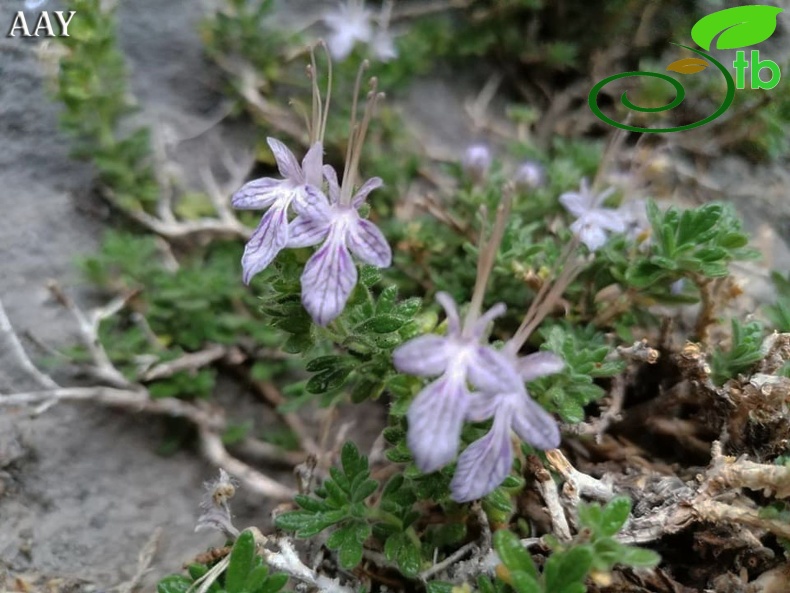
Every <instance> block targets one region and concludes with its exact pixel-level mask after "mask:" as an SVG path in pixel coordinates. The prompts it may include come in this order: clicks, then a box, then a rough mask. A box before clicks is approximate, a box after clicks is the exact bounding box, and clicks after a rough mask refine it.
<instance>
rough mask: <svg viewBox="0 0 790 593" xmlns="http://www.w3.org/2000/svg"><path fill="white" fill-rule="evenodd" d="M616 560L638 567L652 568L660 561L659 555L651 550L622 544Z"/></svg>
mask: <svg viewBox="0 0 790 593" xmlns="http://www.w3.org/2000/svg"><path fill="white" fill-rule="evenodd" d="M618 562H619V563H620V564H625V565H628V566H634V567H639V568H642V567H644V568H652V567H653V566H656V565H657V564H658V563H659V562H661V556H659V555H658V554H657V553H656V552H654V551H653V550H646V549H644V548H637V547H636V546H623V547H622V550H621V552H620V559H619V561H618Z"/></svg>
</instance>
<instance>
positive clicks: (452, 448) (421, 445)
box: [392, 293, 523, 473]
mask: <svg viewBox="0 0 790 593" xmlns="http://www.w3.org/2000/svg"><path fill="white" fill-rule="evenodd" d="M436 300H437V301H438V302H439V304H441V306H442V307H443V308H444V310H445V312H446V313H447V335H445V336H439V335H435V334H427V335H424V336H419V337H417V338H414V339H412V340H409V341H408V342H406V343H405V344H402V345H401V346H399V347H398V348H396V349H395V351H394V352H393V355H392V358H393V363H394V365H395V368H396V369H398V370H399V371H400V372H403V373H409V374H412V375H418V376H421V377H438V378H437V379H436V380H435V381H433V382H431V383H430V384H428V385H427V386H426V387H425V388H424V389H423V390H422V391H421V392H420V393H419V394H418V395H417V397H416V398H415V400H414V401H413V402H412V404H411V406H410V407H409V411H408V413H407V418H408V421H409V430H408V434H407V442H408V445H409V449H411V452H412V454H413V455H414V461H415V463H416V464H417V467H418V468H420V470H421V471H423V472H426V473H429V472H433V471H436V470H438V469H440V468H442V467H443V466H445V465H447V464H448V463H450V462H451V461H452V460H453V459H454V458H455V456H456V454H457V452H458V444H459V442H460V437H461V428H462V427H463V423H464V420H465V418H466V416H467V411H468V408H469V405H470V401H471V395H470V394H469V390H468V387H467V383H470V384H471V385H473V386H474V387H475V388H477V389H479V390H481V391H482V392H484V393H499V392H503V391H505V392H506V391H511V390H518V389H520V388H523V386H522V384H521V379H520V378H519V376H518V374H517V372H516V370H515V369H514V368H513V365H511V364H510V363H509V361H508V360H507V358H506V357H505V356H504V355H503V354H502V353H501V352H498V351H496V350H494V349H492V348H491V347H489V346H487V345H484V344H481V343H480V339H481V338H482V336H483V332H484V331H485V329H486V326H487V325H488V323H489V322H490V321H491V320H492V319H494V318H496V317H498V316H500V315H502V314H503V313H504V310H505V307H504V305H502V304H499V305H496V306H494V307H493V308H491V309H490V310H489V311H488V312H487V313H485V314H484V315H482V316H480V318H479V319H477V320H473V321H472V323H467V324H466V326H465V327H462V326H461V320H460V317H459V315H458V309H457V307H456V304H455V302H454V301H453V300H452V298H451V297H450V296H449V295H448V294H446V293H438V294H437V295H436Z"/></svg>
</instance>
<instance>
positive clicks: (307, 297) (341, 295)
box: [302, 231, 357, 326]
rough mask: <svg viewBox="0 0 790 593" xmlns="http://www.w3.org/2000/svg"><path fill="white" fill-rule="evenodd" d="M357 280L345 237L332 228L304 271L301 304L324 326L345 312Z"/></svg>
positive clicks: (355, 268)
mask: <svg viewBox="0 0 790 593" xmlns="http://www.w3.org/2000/svg"><path fill="white" fill-rule="evenodd" d="M356 283H357V267H356V266H355V265H354V262H353V260H352V259H351V254H350V253H349V252H348V248H347V247H346V244H345V242H344V241H343V237H342V235H339V234H337V233H336V232H334V231H330V234H329V237H328V238H327V240H326V243H324V245H323V246H322V247H321V249H319V250H318V251H316V252H315V253H314V254H313V256H312V257H311V258H310V259H309V260H307V264H306V265H305V268H304V272H302V304H303V305H304V308H305V309H307V312H308V313H309V314H310V317H312V318H313V321H315V322H316V323H317V324H318V325H321V326H324V325H326V324H327V323H329V322H330V321H332V320H333V319H334V318H335V317H337V316H338V315H340V314H341V313H342V312H343V309H344V308H345V306H346V301H347V300H348V297H349V295H350V294H351V291H352V290H353V289H354V286H355V285H356Z"/></svg>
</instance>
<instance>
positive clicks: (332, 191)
mask: <svg viewBox="0 0 790 593" xmlns="http://www.w3.org/2000/svg"><path fill="white" fill-rule="evenodd" d="M323 171H324V179H326V183H327V185H328V186H329V201H330V203H332V204H337V203H338V202H339V201H340V184H339V183H338V181H337V171H335V169H334V167H332V166H331V165H324V168H323Z"/></svg>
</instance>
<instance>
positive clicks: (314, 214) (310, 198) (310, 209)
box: [294, 185, 330, 223]
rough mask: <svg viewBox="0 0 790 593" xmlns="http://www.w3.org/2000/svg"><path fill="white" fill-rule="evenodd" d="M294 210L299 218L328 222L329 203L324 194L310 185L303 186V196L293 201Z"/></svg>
mask: <svg viewBox="0 0 790 593" xmlns="http://www.w3.org/2000/svg"><path fill="white" fill-rule="evenodd" d="M294 210H296V213H297V214H298V215H300V216H302V215H304V216H307V217H309V218H313V219H316V220H321V221H326V222H327V223H328V222H329V217H330V214H329V211H330V208H329V201H328V200H327V199H326V196H325V195H324V192H322V191H321V190H320V189H319V188H317V187H313V186H312V185H307V186H305V188H304V195H303V196H301V197H300V198H299V199H297V200H294Z"/></svg>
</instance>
